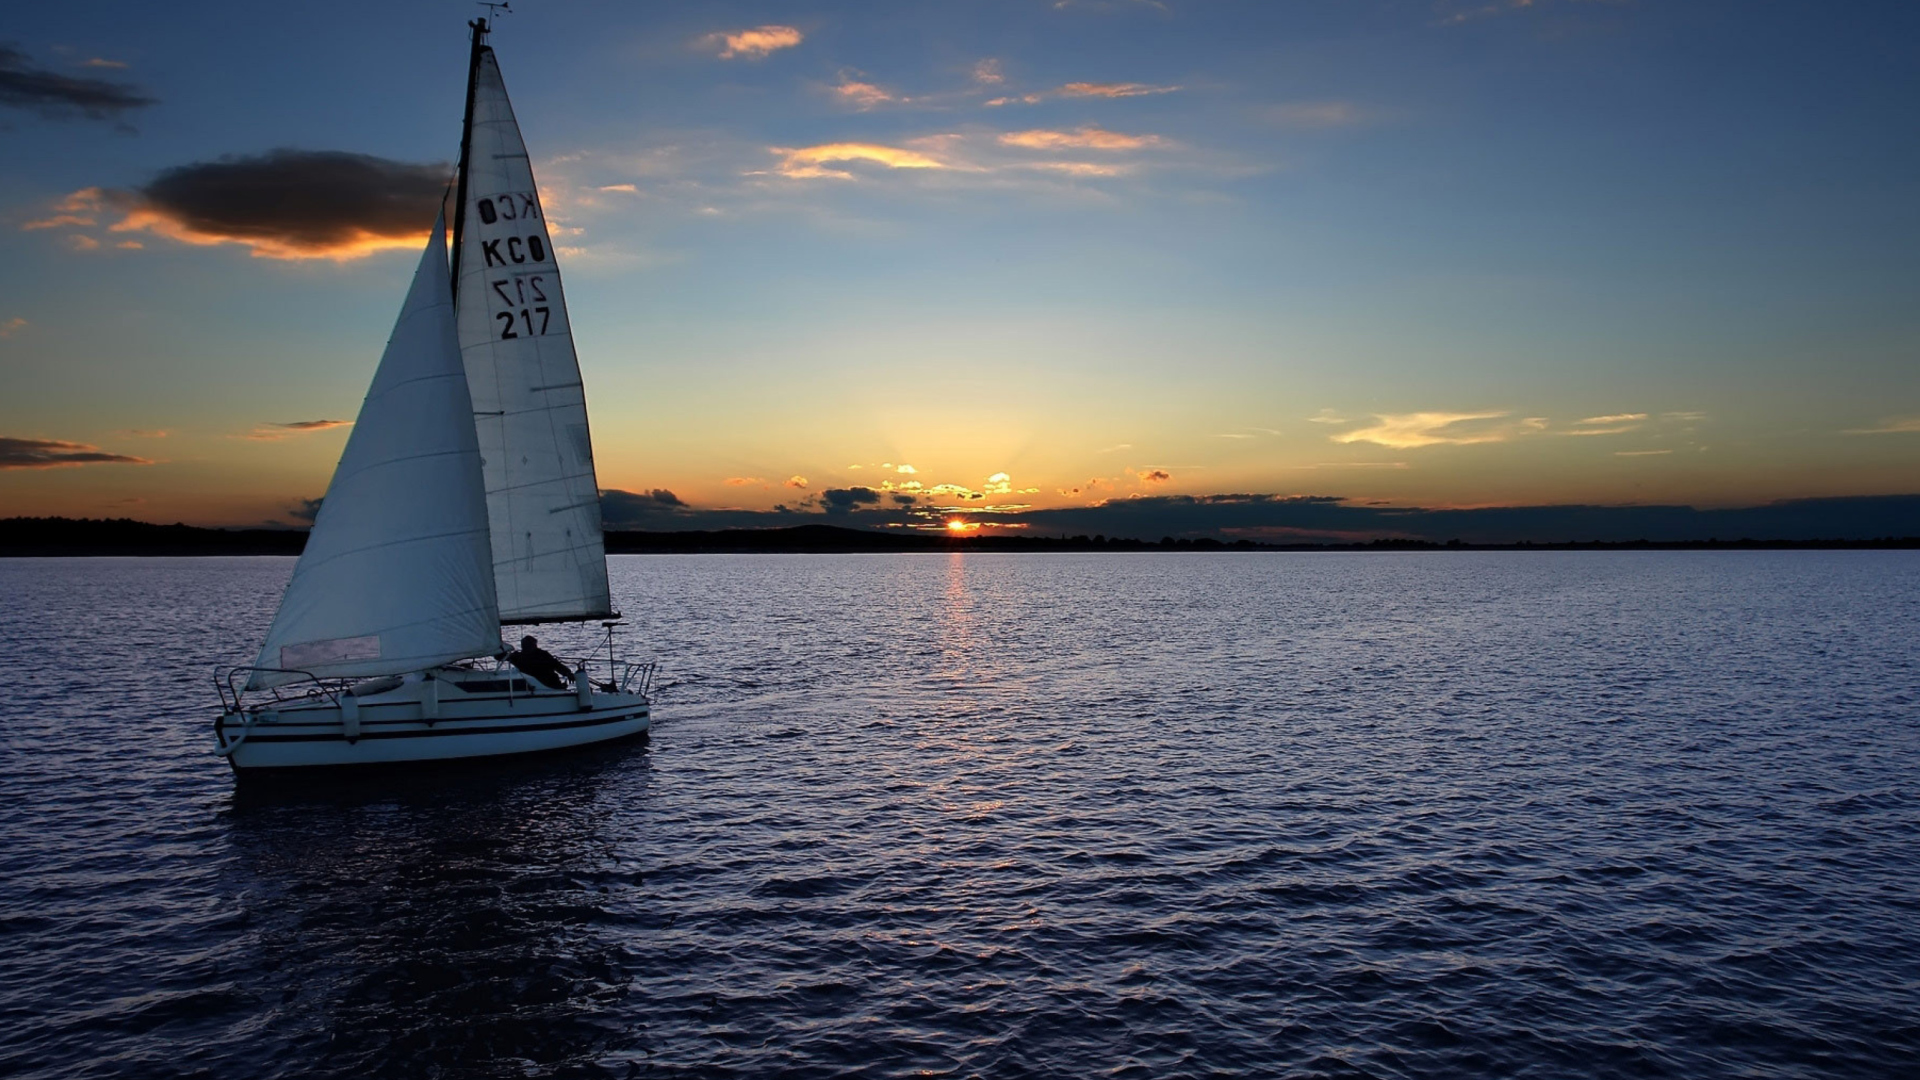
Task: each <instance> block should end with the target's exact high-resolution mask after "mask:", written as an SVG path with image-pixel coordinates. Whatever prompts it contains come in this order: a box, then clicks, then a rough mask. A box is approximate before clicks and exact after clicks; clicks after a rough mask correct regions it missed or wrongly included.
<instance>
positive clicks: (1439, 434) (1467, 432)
mask: <svg viewBox="0 0 1920 1080" xmlns="http://www.w3.org/2000/svg"><path fill="white" fill-rule="evenodd" d="M1508 415H1510V414H1508V413H1505V412H1471V413H1458V412H1415V413H1375V414H1374V416H1373V419H1374V423H1372V424H1371V425H1368V426H1367V427H1363V428H1356V429H1354V430H1352V431H1343V432H1341V433H1339V434H1338V435H1333V436H1329V437H1330V438H1331V439H1332V440H1333V441H1334V442H1337V443H1356V442H1370V443H1374V444H1377V445H1379V446H1385V447H1389V448H1392V449H1395V450H1411V449H1416V448H1419V447H1422V446H1470V445H1473V444H1475V443H1490V442H1504V441H1506V440H1507V439H1510V438H1512V437H1513V435H1514V434H1515V425H1511V424H1501V425H1490V424H1488V423H1486V421H1491V420H1503V419H1505V418H1506V417H1507V416H1508ZM1520 426H1521V427H1524V428H1530V429H1534V430H1537V429H1538V428H1539V427H1543V426H1545V422H1544V421H1540V420H1539V419H1538V418H1537V417H1529V418H1528V419H1526V420H1523V421H1521V422H1520Z"/></svg>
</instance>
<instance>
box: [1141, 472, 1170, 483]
mask: <svg viewBox="0 0 1920 1080" xmlns="http://www.w3.org/2000/svg"><path fill="white" fill-rule="evenodd" d="M1140 479H1141V480H1142V481H1143V482H1145V483H1149V484H1164V483H1166V482H1167V481H1169V480H1171V479H1173V474H1172V473H1170V472H1168V471H1167V470H1165V469H1148V470H1147V471H1146V472H1143V473H1141V474H1140Z"/></svg>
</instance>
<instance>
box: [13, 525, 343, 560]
mask: <svg viewBox="0 0 1920 1080" xmlns="http://www.w3.org/2000/svg"><path fill="white" fill-rule="evenodd" d="M306 546H307V533H306V530H304V529H202V528H199V527H197V526H193V525H155V524H152V523H151V522H146V521H134V520H132V519H131V518H113V519H111V520H101V521H96V520H93V519H89V518H79V519H76V518H58V517H51V518H5V519H0V555H14V556H18V555H298V554H300V551H301V549H302V548H304V547H306Z"/></svg>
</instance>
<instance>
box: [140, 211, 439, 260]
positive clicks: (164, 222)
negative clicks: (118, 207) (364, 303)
mask: <svg viewBox="0 0 1920 1080" xmlns="http://www.w3.org/2000/svg"><path fill="white" fill-rule="evenodd" d="M108 231H109V232H117V233H118V232H148V233H152V234H154V235H155V236H163V237H165V238H167V239H168V240H173V241H177V242H179V243H182V244H191V245H193V246H195V247H213V246H215V245H217V244H241V245H243V246H245V247H247V248H248V249H250V252H251V254H252V255H253V256H254V257H255V258H259V259H289V260H296V259H328V260H331V261H333V262H348V261H351V260H353V259H361V258H365V257H366V256H368V255H372V254H374V253H375V252H380V251H392V250H395V249H405V250H409V251H411V250H413V249H415V248H418V247H420V246H421V245H422V244H425V243H426V242H427V234H428V232H429V230H427V229H421V230H420V231H419V232H417V233H412V234H408V235H403V236H391V235H385V234H381V233H376V232H371V231H369V230H367V229H362V228H349V229H346V230H343V231H342V233H341V234H340V235H339V236H337V237H336V238H334V239H332V240H331V241H329V242H328V243H325V244H323V245H317V246H316V245H313V244H309V243H307V242H305V241H301V240H295V239H290V238H282V237H273V236H236V235H229V234H224V233H219V232H204V231H202V230H200V229H197V228H195V227H193V226H191V225H188V224H185V223H184V222H181V221H179V220H176V219H175V218H173V217H171V216H169V215H168V214H167V213H166V212H164V211H161V210H156V209H145V208H143V209H139V210H135V211H133V212H132V213H130V214H128V215H127V216H126V217H125V218H123V219H121V220H120V221H118V222H115V223H114V224H113V225H112V226H111V227H109V229H108ZM131 243H133V244H135V245H136V246H138V245H139V241H137V240H136V241H131Z"/></svg>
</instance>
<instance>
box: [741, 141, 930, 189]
mask: <svg viewBox="0 0 1920 1080" xmlns="http://www.w3.org/2000/svg"><path fill="white" fill-rule="evenodd" d="M773 152H774V153H776V154H779V155H780V156H781V160H780V164H779V165H777V166H775V167H774V171H775V172H777V173H779V174H780V175H781V176H785V177H788V178H790V179H794V180H806V179H814V178H823V177H824V178H828V179H833V180H851V179H853V174H852V173H850V172H846V171H844V170H841V169H829V168H825V167H824V166H826V165H827V164H828V163H830V162H849V161H871V162H874V163H876V164H879V165H885V166H886V167H887V168H889V169H944V168H947V166H946V165H945V164H943V163H941V162H939V161H935V160H934V159H933V158H930V157H928V156H927V155H925V154H922V153H918V152H916V151H913V150H902V149H901V148H899V147H897V146H881V145H879V144H878V143H826V144H824V145H821V146H807V147H802V148H800V149H798V150H792V149H785V148H782V147H774V148H773Z"/></svg>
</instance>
